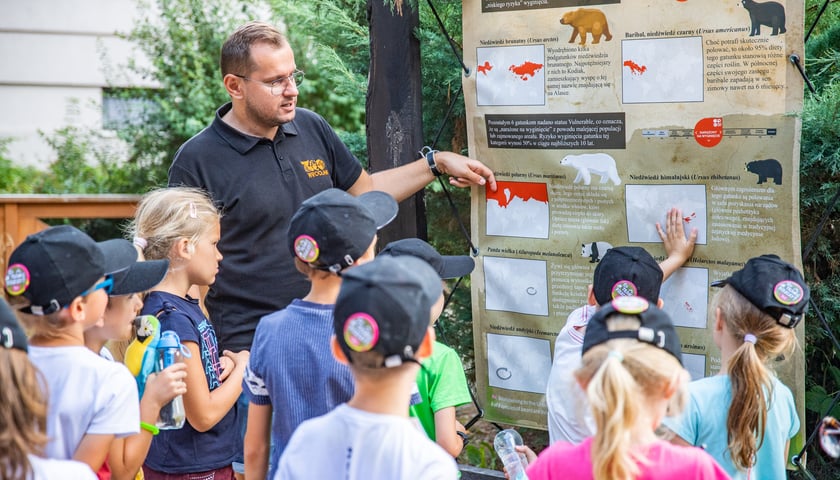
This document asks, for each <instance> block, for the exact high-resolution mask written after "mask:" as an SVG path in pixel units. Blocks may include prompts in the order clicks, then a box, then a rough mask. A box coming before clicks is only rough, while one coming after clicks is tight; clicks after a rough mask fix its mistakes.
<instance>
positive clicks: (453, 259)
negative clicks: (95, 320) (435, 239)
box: [379, 238, 475, 280]
mask: <svg viewBox="0 0 840 480" xmlns="http://www.w3.org/2000/svg"><path fill="white" fill-rule="evenodd" d="M379 254H380V255H391V256H392V257H399V256H403V255H408V256H412V257H417V258H419V259H421V260H425V261H426V263H428V264H429V265H431V266H432V268H434V269H435V270H437V273H438V276H440V278H442V279H444V280H446V279H448V278H458V277H463V276H464V275H469V274H470V273H472V271H473V269H474V268H475V260H473V259H472V257H470V256H468V255H441V254H440V253H438V251H437V250H435V247H433V246H431V245H429V244H428V243H426V242H424V241H423V240H420V239H419V238H404V239H402V240H395V241H393V242H391V243H389V244H388V245H385V248H383V249H382V251H381V252H379Z"/></svg>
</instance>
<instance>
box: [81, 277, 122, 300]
mask: <svg viewBox="0 0 840 480" xmlns="http://www.w3.org/2000/svg"><path fill="white" fill-rule="evenodd" d="M100 289H104V290H105V293H107V294H108V295H110V294H111V291H113V290H114V277H112V276H110V275H106V276H105V280H102V281H101V282H99V283H97V284H96V285H94V286H92V287H90V288H88V289H87V290H85V291H84V292H82V293H81V294H80V295H79V296H80V297H86V296H88V295H90V294H91V293H93V292H95V291H97V290H100Z"/></svg>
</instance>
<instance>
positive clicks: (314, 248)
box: [295, 235, 321, 263]
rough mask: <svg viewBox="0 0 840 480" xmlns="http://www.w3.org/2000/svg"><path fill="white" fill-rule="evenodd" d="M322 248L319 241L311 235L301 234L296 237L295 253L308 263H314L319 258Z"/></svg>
mask: <svg viewBox="0 0 840 480" xmlns="http://www.w3.org/2000/svg"><path fill="white" fill-rule="evenodd" d="M320 254H321V250H320V249H319V248H318V242H316V241H315V239H314V238H312V237H310V236H309V235H300V236H299V237H297V238H296V239H295V255H297V257H298V258H299V259H301V260H303V261H304V262H306V263H312V262H314V261H315V260H317V259H318V255H320Z"/></svg>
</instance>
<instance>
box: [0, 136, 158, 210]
mask: <svg viewBox="0 0 840 480" xmlns="http://www.w3.org/2000/svg"><path fill="white" fill-rule="evenodd" d="M41 135H42V137H43V138H44V140H45V141H46V142H47V144H48V145H49V146H50V147H52V149H53V150H55V152H56V159H55V160H54V161H53V162H52V163H50V165H49V167H48V168H47V170H46V171H42V170H39V169H36V168H34V167H20V166H17V165H15V164H14V163H13V162H12V161H11V160H9V159H7V158H5V155H4V154H3V147H2V146H3V143H2V142H0V192H3V193H37V194H62V193H136V192H142V191H145V190H147V189H148V188H149V185H153V184H154V183H156V182H158V181H159V179H157V178H156V177H155V176H154V172H153V171H150V170H146V169H144V168H141V167H140V166H138V165H136V164H130V163H129V164H125V163H122V162H121V161H120V160H119V159H120V158H121V152H120V149H121V148H122V147H123V145H121V144H120V143H119V142H115V141H114V139H110V138H107V137H104V136H103V135H101V134H98V133H95V132H90V131H87V130H82V129H78V128H76V127H65V128H62V129H60V130H57V131H55V132H53V133H52V134H50V135H46V134H43V133H42V134H41Z"/></svg>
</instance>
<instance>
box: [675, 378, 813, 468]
mask: <svg viewBox="0 0 840 480" xmlns="http://www.w3.org/2000/svg"><path fill="white" fill-rule="evenodd" d="M688 391H689V401H688V405H687V406H686V409H685V411H684V412H683V413H682V415H680V416H679V417H669V418H666V419H665V420H664V421H663V422H662V423H663V424H664V425H665V426H666V427H668V428H669V429H671V430H672V431H673V432H674V433H676V434H677V435H679V436H680V437H681V438H682V439H683V440H685V441H686V442H688V443H691V444H692V445H696V446H704V448H705V449H706V451H707V452H708V453H709V454H710V455H711V456H712V457H714V458H715V460H717V462H718V463H720V465H721V466H722V467H723V468H724V469H725V470H726V471H727V472H728V473H729V475H731V476H732V478H733V479H746V478H747V472H746V471H739V470H738V469H737V468H736V467H735V464H734V463H733V462H732V459H731V458H730V455H729V451H728V448H727V445H728V443H727V439H726V417H727V414H728V406H729V405H730V404H731V403H732V386H731V384H730V382H729V376H728V375H716V376H714V377H708V378H703V379H700V380H696V381H694V382H691V383H689V384H688ZM740 414H742V415H749V414H750V412H740ZM798 431H799V416H798V415H797V414H796V406H795V404H794V401H793V394H791V392H790V389H789V388H788V387H787V386H786V385H784V384H783V383H782V382H780V381H779V380H778V379H777V378H773V396H772V397H771V399H770V408H769V409H768V411H767V425H766V428H765V431H764V443H763V444H762V445H761V448H760V449H759V450H758V452H757V454H756V463H755V466H754V467H753V468H752V472H751V473H750V476H749V478H751V479H761V480H785V479H786V478H787V475H786V473H785V464H786V463H787V458H785V446H786V445H787V442H788V440H789V439H790V438H791V437H793V436H794V435H796V432H798Z"/></svg>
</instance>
